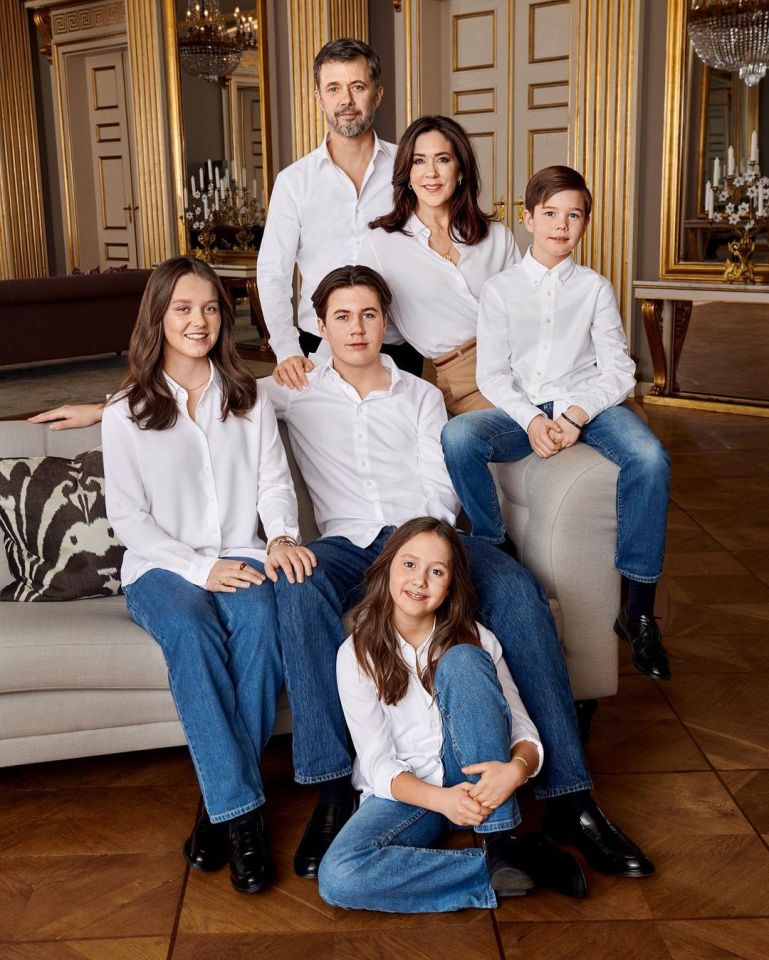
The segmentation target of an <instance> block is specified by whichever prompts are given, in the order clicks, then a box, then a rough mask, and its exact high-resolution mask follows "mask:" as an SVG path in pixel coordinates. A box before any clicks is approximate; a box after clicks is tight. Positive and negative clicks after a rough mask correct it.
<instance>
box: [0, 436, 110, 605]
mask: <svg viewBox="0 0 769 960" xmlns="http://www.w3.org/2000/svg"><path fill="white" fill-rule="evenodd" d="M0 530H2V534H3V540H4V543H5V550H6V553H7V554H8V566H9V568H10V571H11V576H12V577H13V582H12V583H9V584H8V585H7V586H5V587H4V588H3V589H2V590H1V591H0V600H79V599H82V598H84V597H105V596H113V595H114V594H117V593H119V592H120V564H121V562H122V559H123V552H124V549H125V548H124V547H122V546H121V545H120V543H119V542H118V540H117V539H116V538H115V534H114V533H113V531H112V528H111V527H110V526H109V523H108V522H107V511H106V507H105V503H104V461H103V459H102V454H101V450H90V451H88V452H87V453H81V454H80V455H79V456H77V457H74V458H73V459H72V460H65V459H63V458H61V457H25V458H21V457H19V458H15V459H10V458H8V459H3V460H0Z"/></svg>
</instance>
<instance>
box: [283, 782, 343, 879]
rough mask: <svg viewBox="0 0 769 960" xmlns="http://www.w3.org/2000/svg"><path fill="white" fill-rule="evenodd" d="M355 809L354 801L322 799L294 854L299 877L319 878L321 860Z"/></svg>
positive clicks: (295, 869) (296, 871)
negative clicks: (340, 801) (327, 801)
mask: <svg viewBox="0 0 769 960" xmlns="http://www.w3.org/2000/svg"><path fill="white" fill-rule="evenodd" d="M354 810H355V803H354V802H353V803H350V804H345V805H344V806H343V805H341V804H338V803H324V802H323V801H321V802H320V803H319V804H318V805H317V806H316V807H315V810H314V811H313V814H312V816H311V817H310V819H309V821H308V823H307V826H306V828H305V831H304V836H303V837H302V839H301V840H300V841H299V846H298V847H297V849H296V855H295V856H294V872H295V873H296V875H297V876H298V877H302V878H303V879H305V880H317V879H318V868H319V867H320V861H321V860H322V859H323V856H324V855H325V853H326V851H327V850H328V848H329V847H330V846H331V842H332V840H333V839H334V837H335V836H336V835H337V834H338V833H339V831H340V830H341V829H342V827H343V826H344V825H345V824H346V823H347V821H348V820H349V819H350V817H351V816H352V814H353V811H354Z"/></svg>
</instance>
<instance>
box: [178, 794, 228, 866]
mask: <svg viewBox="0 0 769 960" xmlns="http://www.w3.org/2000/svg"><path fill="white" fill-rule="evenodd" d="M184 859H185V860H186V861H187V863H188V864H189V865H190V866H191V867H194V868H195V869H196V870H206V871H214V870H221V869H222V867H223V866H224V865H225V863H227V861H228V860H229V859H230V830H229V825H228V823H227V821H225V822H224V823H211V821H210V820H209V819H208V812H207V811H206V808H205V807H203V812H202V813H201V814H200V816H199V817H198V820H197V823H196V824H195V826H194V828H193V830H192V833H191V834H190V835H189V836H188V837H187V839H186V841H185V843H184Z"/></svg>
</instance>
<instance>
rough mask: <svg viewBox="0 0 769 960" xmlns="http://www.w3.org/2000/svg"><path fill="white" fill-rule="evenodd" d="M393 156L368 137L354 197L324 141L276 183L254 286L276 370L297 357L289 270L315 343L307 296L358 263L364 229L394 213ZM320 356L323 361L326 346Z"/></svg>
mask: <svg viewBox="0 0 769 960" xmlns="http://www.w3.org/2000/svg"><path fill="white" fill-rule="evenodd" d="M395 150H396V148H395V145H394V144H392V143H386V142H385V141H384V140H380V139H379V138H378V137H377V136H376V134H375V135H374V153H373V156H372V158H371V162H370V163H369V165H368V168H367V170H366V173H365V175H364V177H363V184H362V186H361V190H360V194H358V193H356V190H355V185H354V184H353V182H352V180H351V179H350V178H349V177H348V176H347V174H346V173H345V172H344V171H343V170H341V169H340V168H339V167H338V166H337V165H336V164H335V163H334V161H333V160H332V159H331V154H330V153H329V151H328V144H327V142H326V139H325V138H324V140H323V143H321V145H320V146H319V147H318V148H317V149H316V150H313V151H312V153H308V154H307V156H306V157H302V158H301V160H297V161H296V163H292V164H291V166H289V167H286V168H285V170H281V172H280V173H279V174H278V176H277V177H276V178H275V186H274V187H273V188H272V194H271V195H270V207H269V210H268V213H267V222H266V223H265V226H264V236H263V237H262V242H261V245H260V247H259V257H258V259H257V263H256V279H257V284H258V287H259V299H260V301H261V304H262V310H263V311H264V319H265V321H266V323H267V328H268V330H269V331H270V346H271V347H272V349H273V352H274V353H275V356H276V357H277V359H278V363H282V361H283V360H285V359H286V357H293V356H301V353H302V351H301V349H300V348H299V333H298V331H297V329H296V327H295V326H294V311H293V307H292V304H291V297H292V294H293V284H294V265H295V264H296V265H297V266H298V267H299V273H300V274H301V277H302V291H301V297H300V300H299V310H298V321H299V326H300V327H301V329H302V330H306V331H307V332H308V333H313V334H315V335H316V336H317V335H318V321H317V318H316V316H315V310H314V309H313V306H312V294H313V293H314V291H315V288H316V287H317V286H318V284H319V283H320V281H321V280H322V279H323V277H325V276H326V274H327V273H330V272H331V270H334V269H336V267H344V266H346V265H347V264H349V263H358V260H359V254H360V247H361V243H362V241H363V238H364V237H365V236H366V234H367V233H368V232H369V226H368V225H369V221H371V220H374V219H375V218H376V217H379V216H382V215H383V214H385V213H389V212H390V210H391V209H392V205H393V190H392V176H393V159H394V157H395ZM385 342H387V343H401V342H402V338H401V337H400V336H399V335H398V334H397V332H396V331H394V330H393V329H392V328H391V327H388V330H387V334H386V336H385ZM318 356H319V357H323V358H325V357H328V356H329V350H328V347H327V345H326V344H325V342H324V343H323V344H322V347H321V348H320V349H319V350H318Z"/></svg>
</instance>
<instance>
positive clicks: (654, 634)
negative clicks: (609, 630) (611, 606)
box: [614, 607, 670, 680]
mask: <svg viewBox="0 0 769 960" xmlns="http://www.w3.org/2000/svg"><path fill="white" fill-rule="evenodd" d="M614 632H615V633H616V634H617V636H618V637H622V638H623V639H624V640H627V641H628V643H629V644H630V646H631V648H632V650H633V666H634V667H635V668H636V670H640V671H641V673H646V674H648V675H649V676H650V677H654V679H655V680H669V679H670V664H669V663H668V655H667V653H665V648H664V647H663V646H662V634H661V633H660V630H659V627H658V626H657V621H656V620H655V619H654V617H647V616H646V615H645V614H641V616H640V618H639V619H638V620H630V619H628V617H627V616H626V615H625V609H624V607H623V608H622V609H621V610H620V612H619V616H618V617H617V619H616V621H615V623H614Z"/></svg>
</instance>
